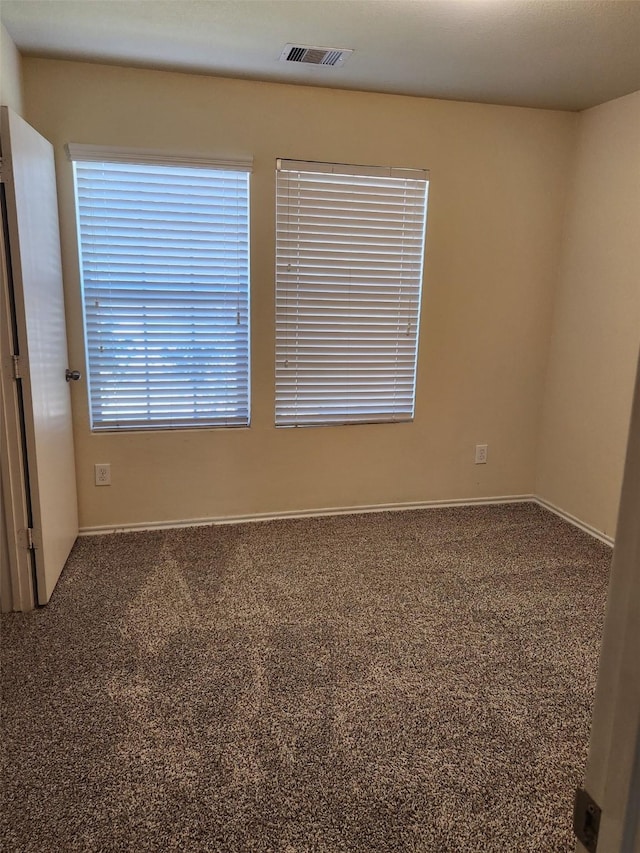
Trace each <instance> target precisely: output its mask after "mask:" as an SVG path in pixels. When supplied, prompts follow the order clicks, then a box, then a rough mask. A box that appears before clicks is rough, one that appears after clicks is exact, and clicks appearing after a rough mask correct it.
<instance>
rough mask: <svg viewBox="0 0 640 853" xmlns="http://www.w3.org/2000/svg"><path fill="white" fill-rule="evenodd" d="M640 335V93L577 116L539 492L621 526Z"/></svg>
mask: <svg viewBox="0 0 640 853" xmlns="http://www.w3.org/2000/svg"><path fill="white" fill-rule="evenodd" d="M639 344H640V92H636V93H635V94H633V95H627V96H626V97H624V98H620V99H618V100H616V101H611V102H610V103H607V104H603V105H602V106H599V107H595V108H594V109H591V110H588V111H586V112H584V113H582V114H581V115H580V125H579V136H578V144H577V149H576V154H575V162H574V165H573V169H572V176H571V187H570V195H569V199H568V206H567V218H566V223H565V233H564V241H563V251H562V257H561V265H560V274H559V279H558V292H557V296H556V306H555V314H554V322H553V330H552V337H551V346H550V350H549V368H548V376H547V382H546V396H545V404H544V410H543V420H542V428H541V434H540V457H539V473H538V485H537V491H538V494H539V495H540V496H541V497H543V498H544V499H546V500H548V501H550V502H551V503H553V504H555V505H556V506H559V507H561V508H562V509H563V510H565V511H566V512H569V513H571V514H573V515H575V516H577V517H578V518H580V519H581V520H582V521H585V522H586V523H588V524H590V525H592V526H594V527H595V528H597V529H598V530H601V531H603V532H604V533H607V534H609V535H613V534H614V533H615V523H616V516H617V511H618V502H619V495H620V488H621V483H622V471H623V463H624V453H625V447H626V439H627V431H628V424H629V416H630V412H631V399H632V391H633V381H634V376H635V369H636V364H637V356H638V346H639Z"/></svg>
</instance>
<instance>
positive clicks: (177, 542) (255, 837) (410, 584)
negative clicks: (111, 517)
mask: <svg viewBox="0 0 640 853" xmlns="http://www.w3.org/2000/svg"><path fill="white" fill-rule="evenodd" d="M610 558H611V551H610V549H609V548H607V547H606V546H604V545H601V544H600V543H598V542H597V541H595V540H593V539H591V538H590V537H588V536H587V535H585V534H583V533H581V532H580V531H578V530H576V529H574V528H572V527H570V526H569V525H567V524H565V523H564V522H562V521H561V520H559V519H558V518H556V517H555V516H553V515H551V514H549V513H547V512H545V511H544V510H542V509H540V508H539V507H537V506H534V505H531V504H520V505H512V506H506V507H478V508H456V509H441V510H426V511H417V512H398V513H382V514H374V515H359V516H341V517H333V518H322V519H304V520H288V521H275V522H265V523H259V524H247V525H238V526H228V527H201V528H191V529H184V530H174V531H163V532H153V533H138V534H121V535H112V536H104V537H96V538H88V539H82V540H80V541H79V542H78V543H77V545H76V547H75V549H74V551H73V553H72V556H71V558H70V560H69V563H68V565H67V568H66V569H65V572H64V574H63V576H62V579H61V581H60V583H59V586H58V589H57V591H56V592H55V594H54V597H53V599H52V601H51V603H50V605H49V606H48V607H47V608H45V609H43V610H40V611H38V612H36V613H33V614H28V615H20V614H11V615H8V616H4V617H2V658H3V669H2V689H3V696H2V699H3V714H2V724H3V732H2V758H3V765H4V766H3V778H4V785H3V793H2V796H3V798H4V799H5V802H4V803H3V804H2V805H3V808H2V812H1V817H0V849H2V850H6V851H12V853H13V852H14V851H19V853H31V851H34V853H35V852H36V851H37V853H48V851H54V853H66V851H136V853H145V851H220V853H245V851H261V853H266V851H274V853H275V851H278V853H312V851H313V853H341V851H353V853H383V852H384V853H387V852H388V853H400V851H412V853H414V852H416V851H420V853H423V851H429V853H448V852H449V851H451V853H462V852H463V851H482V853H493V851H495V853H498V851H499V853H527V851H531V853H533V851H535V852H536V853H560V852H562V853H564V851H571V850H573V841H572V832H571V801H572V796H573V789H574V787H575V786H576V785H577V784H579V783H580V782H581V778H582V772H583V769H584V765H585V760H586V752H587V742H588V731H589V721H590V713H591V705H592V701H593V695H594V687H595V677H596V668H597V656H598V647H599V642H600V636H601V631H602V622H603V613H604V605H605V597H606V587H607V579H608V568H609V562H610Z"/></svg>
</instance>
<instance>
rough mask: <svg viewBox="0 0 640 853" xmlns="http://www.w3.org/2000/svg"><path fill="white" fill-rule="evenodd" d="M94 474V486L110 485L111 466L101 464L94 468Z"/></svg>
mask: <svg viewBox="0 0 640 853" xmlns="http://www.w3.org/2000/svg"><path fill="white" fill-rule="evenodd" d="M94 468H95V474H96V486H110V485H111V464H110V463H109V462H102V463H99V464H98V465H95V466H94Z"/></svg>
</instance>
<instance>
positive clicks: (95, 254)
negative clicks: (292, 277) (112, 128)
mask: <svg viewBox="0 0 640 853" xmlns="http://www.w3.org/2000/svg"><path fill="white" fill-rule="evenodd" d="M69 155H70V158H71V159H72V160H73V161H74V173H75V186H76V201H77V214H78V232H79V243H80V257H81V273H82V288H83V305H84V322H85V334H86V346H87V355H88V373H89V399H90V411H91V426H92V429H94V430H113V429H142V428H161V427H164V428H167V427H194V426H242V425H247V424H248V422H249V220H248V208H249V171H250V166H249V165H248V164H246V163H244V164H243V163H240V164H238V163H223V164H220V163H201V162H197V163H194V162H193V161H183V160H180V159H179V158H157V157H155V156H151V155H149V156H146V155H144V154H140V155H136V154H135V153H134V154H132V153H131V152H118V151H115V152H108V151H105V149H100V148H95V147H93V146H69Z"/></svg>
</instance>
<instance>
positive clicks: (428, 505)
mask: <svg viewBox="0 0 640 853" xmlns="http://www.w3.org/2000/svg"><path fill="white" fill-rule="evenodd" d="M535 500H536V498H535V496H534V495H500V496H496V497H489V498H461V499H459V500H444V501H416V502H412V503H389V504H366V505H363V506H341V507H322V508H321V509H301V510H286V511H284V512H257V513H253V514H252V515H221V516H213V517H211V518H183V519H178V520H174V521H157V522H149V521H143V522H137V523H134V524H105V525H101V526H98V527H81V528H80V534H79V535H80V536H100V535H103V534H107V533H127V532H130V531H140V530H172V529H175V528H180V527H203V526H205V525H211V524H246V523H247V522H254V521H277V520H278V519H283V518H320V517H322V516H326V515H363V514H365V513H370V512H402V511H405V510H412V509H435V508H438V507H440V508H443V507H454V506H485V505H486V506H492V505H499V504H513V503H530V502H532V501H535Z"/></svg>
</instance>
